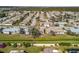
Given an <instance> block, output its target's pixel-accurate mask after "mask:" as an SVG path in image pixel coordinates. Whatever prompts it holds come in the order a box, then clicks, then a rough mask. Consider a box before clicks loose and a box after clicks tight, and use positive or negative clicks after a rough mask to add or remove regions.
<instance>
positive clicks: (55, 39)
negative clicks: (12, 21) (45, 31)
mask: <svg viewBox="0 0 79 59" xmlns="http://www.w3.org/2000/svg"><path fill="white" fill-rule="evenodd" d="M0 42H31V43H60V42H69V43H74V44H79V36H69V35H57V36H51V35H44V36H43V37H38V38H33V37H32V36H26V35H20V34H16V35H5V34H0Z"/></svg>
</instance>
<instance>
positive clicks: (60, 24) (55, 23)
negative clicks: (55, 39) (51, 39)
mask: <svg viewBox="0 0 79 59" xmlns="http://www.w3.org/2000/svg"><path fill="white" fill-rule="evenodd" d="M66 24H67V22H54V25H57V26H59V27H64V26H65V25H66Z"/></svg>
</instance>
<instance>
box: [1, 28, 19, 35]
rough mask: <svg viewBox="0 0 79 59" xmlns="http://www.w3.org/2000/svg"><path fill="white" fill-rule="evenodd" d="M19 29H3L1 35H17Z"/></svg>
mask: <svg viewBox="0 0 79 59" xmlns="http://www.w3.org/2000/svg"><path fill="white" fill-rule="evenodd" d="M19 31H20V29H19V28H4V29H3V30H2V32H3V34H17V33H19Z"/></svg>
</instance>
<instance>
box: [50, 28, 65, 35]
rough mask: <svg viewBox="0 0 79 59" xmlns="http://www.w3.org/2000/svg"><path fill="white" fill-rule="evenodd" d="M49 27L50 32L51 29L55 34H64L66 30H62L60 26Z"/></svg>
mask: <svg viewBox="0 0 79 59" xmlns="http://www.w3.org/2000/svg"><path fill="white" fill-rule="evenodd" d="M50 29H51V30H50V33H51V31H53V33H54V34H56V35H57V34H60V35H61V34H65V32H66V31H65V30H63V29H62V28H61V27H51V28H50Z"/></svg>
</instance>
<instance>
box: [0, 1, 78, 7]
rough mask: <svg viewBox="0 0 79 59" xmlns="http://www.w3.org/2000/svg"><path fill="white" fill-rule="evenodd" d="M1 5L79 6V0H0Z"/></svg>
mask: <svg viewBox="0 0 79 59" xmlns="http://www.w3.org/2000/svg"><path fill="white" fill-rule="evenodd" d="M0 6H79V0H0Z"/></svg>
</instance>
